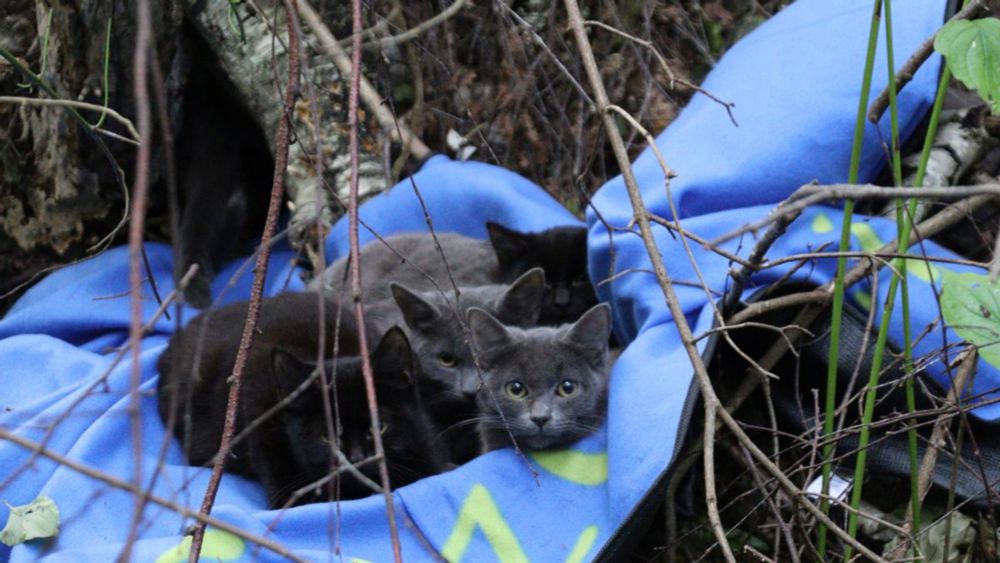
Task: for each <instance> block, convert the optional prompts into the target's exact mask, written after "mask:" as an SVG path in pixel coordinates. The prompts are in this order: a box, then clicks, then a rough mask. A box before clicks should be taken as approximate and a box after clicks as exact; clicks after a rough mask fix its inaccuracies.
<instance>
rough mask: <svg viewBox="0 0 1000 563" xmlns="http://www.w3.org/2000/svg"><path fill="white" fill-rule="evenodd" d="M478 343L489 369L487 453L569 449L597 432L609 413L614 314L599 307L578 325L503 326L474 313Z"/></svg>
mask: <svg viewBox="0 0 1000 563" xmlns="http://www.w3.org/2000/svg"><path fill="white" fill-rule="evenodd" d="M469 329H470V330H471V331H472V344H473V347H474V349H475V351H476V354H477V357H478V358H479V361H480V365H481V366H482V367H483V381H484V384H485V387H484V389H482V390H480V392H479V394H478V395H477V403H478V407H479V417H478V430H479V438H480V441H481V443H482V447H483V451H484V452H488V451H491V450H495V449H498V448H502V447H504V446H509V445H511V437H513V438H514V441H515V443H516V444H517V445H518V446H520V447H524V448H527V449H532V450H541V449H553V448H560V447H565V446H568V445H570V444H572V443H574V442H576V441H577V440H579V439H580V438H582V437H584V436H586V435H587V434H590V433H592V432H593V431H595V430H597V428H598V426H599V425H600V423H601V421H602V420H603V418H604V413H605V411H606V408H607V387H608V376H609V373H610V360H609V356H608V336H609V334H610V332H611V308H610V307H609V306H608V305H607V304H600V305H596V306H594V307H592V308H591V309H590V310H588V311H587V312H586V313H584V314H583V316H582V317H580V319H579V320H577V321H576V322H575V323H573V324H572V325H563V326H560V327H536V328H530V329H521V328H516V327H509V326H504V324H503V323H502V322H501V321H499V320H497V319H496V318H495V317H494V316H493V315H491V314H490V313H488V312H486V311H484V310H482V309H476V308H473V309H470V310H469Z"/></svg>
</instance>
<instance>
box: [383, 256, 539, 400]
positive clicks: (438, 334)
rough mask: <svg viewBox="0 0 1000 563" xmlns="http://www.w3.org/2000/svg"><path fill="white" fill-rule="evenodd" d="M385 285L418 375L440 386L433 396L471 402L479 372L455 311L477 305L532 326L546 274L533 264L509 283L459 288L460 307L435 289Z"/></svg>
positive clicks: (395, 284) (393, 284)
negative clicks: (399, 315)
mask: <svg viewBox="0 0 1000 563" xmlns="http://www.w3.org/2000/svg"><path fill="white" fill-rule="evenodd" d="M389 288H390V290H391V291H392V296H393V299H395V301H396V305H397V306H398V307H399V310H400V311H401V312H402V314H403V319H404V321H405V322H406V326H407V328H408V329H409V334H410V342H411V344H412V346H413V352H414V355H415V356H416V358H417V361H418V362H419V363H420V370H421V374H422V376H423V377H425V378H426V379H427V380H429V381H431V382H433V383H434V384H435V386H436V387H437V388H438V389H439V390H440V391H439V392H440V395H441V396H440V397H435V398H436V399H446V400H457V401H463V402H467V403H472V402H473V401H475V396H476V390H477V389H478V387H479V373H478V371H477V370H476V365H475V363H474V362H473V358H472V350H471V349H470V348H469V345H468V343H467V341H466V337H465V332H464V330H463V329H462V317H460V316H459V314H461V315H463V316H464V314H465V311H466V310H468V309H469V308H470V307H479V308H482V309H485V310H487V311H489V312H490V313H491V314H493V315H496V316H497V317H499V318H501V319H503V320H504V321H505V322H508V323H510V324H512V325H519V326H533V325H534V324H535V322H536V321H537V319H538V314H539V309H540V305H541V300H542V294H543V292H544V290H545V273H544V272H542V270H541V269H540V268H535V269H533V270H530V271H529V272H527V273H525V274H524V275H522V276H521V277H519V278H518V279H517V280H515V281H514V283H512V284H511V285H509V286H506V285H490V286H482V287H475V288H460V306H459V307H456V306H455V305H454V303H453V302H452V301H451V299H448V298H446V297H445V296H443V295H441V293H439V292H436V291H435V292H430V291H428V292H420V293H417V292H414V291H411V290H410V289H408V288H407V287H406V286H404V285H400V284H398V283H391V284H389ZM459 312H460V313H459Z"/></svg>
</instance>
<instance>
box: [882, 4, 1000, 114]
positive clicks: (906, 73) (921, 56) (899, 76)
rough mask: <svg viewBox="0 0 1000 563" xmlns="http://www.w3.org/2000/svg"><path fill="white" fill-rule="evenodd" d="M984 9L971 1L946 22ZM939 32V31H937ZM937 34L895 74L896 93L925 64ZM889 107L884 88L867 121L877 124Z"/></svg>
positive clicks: (918, 49)
mask: <svg viewBox="0 0 1000 563" xmlns="http://www.w3.org/2000/svg"><path fill="white" fill-rule="evenodd" d="M984 9H986V6H985V5H984V3H983V1H982V0H972V1H971V2H969V5H968V6H966V7H964V8H962V9H961V10H960V11H959V12H958V13H957V14H955V15H954V16H952V18H951V19H950V20H948V21H956V20H967V19H971V18H973V17H976V16H978V15H979V14H980V11H981V10H984ZM938 31H940V30H938ZM937 34H938V32H934V35H931V36H930V37H928V38H927V39H925V40H924V42H923V43H921V44H920V46H919V47H917V50H916V51H915V52H914V53H913V54H912V55H910V58H909V59H907V61H906V62H905V63H903V66H901V67H899V71H898V72H896V91H897V92H898V91H899V90H902V89H903V87H904V86H906V85H907V84H909V83H910V81H911V80H913V76H914V75H915V74H917V70H919V69H920V67H921V66H922V65H923V64H924V63H925V62H927V59H929V58H930V56H931V54H932V53H933V52H934V38H935V37H936V36H937ZM888 107H889V87H888V86H886V87H885V88H884V89H883V90H882V92H880V93H879V95H878V97H877V98H875V101H874V102H872V105H870V106H869V107H868V121H870V122H872V123H878V120H879V119H881V118H882V114H884V113H885V110H886V109H887V108H888Z"/></svg>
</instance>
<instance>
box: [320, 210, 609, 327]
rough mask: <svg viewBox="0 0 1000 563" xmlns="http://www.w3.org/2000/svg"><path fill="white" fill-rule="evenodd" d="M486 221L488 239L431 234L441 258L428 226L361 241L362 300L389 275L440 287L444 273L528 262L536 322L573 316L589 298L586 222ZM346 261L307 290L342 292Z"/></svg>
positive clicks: (493, 276) (488, 276)
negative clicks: (535, 279) (538, 297)
mask: <svg viewBox="0 0 1000 563" xmlns="http://www.w3.org/2000/svg"><path fill="white" fill-rule="evenodd" d="M486 228H487V231H488V232H489V235H490V240H489V241H484V240H480V239H475V238H471V237H466V236H463V235H459V234H455V233H438V235H437V238H438V242H439V243H440V245H441V252H443V253H444V256H445V259H446V260H447V265H446V264H445V261H444V260H442V258H441V252H439V251H438V249H437V247H436V246H435V244H434V239H433V237H432V236H431V235H430V234H429V233H407V234H400V235H392V236H388V237H385V238H384V242H383V241H378V240H376V241H372V242H370V243H368V244H366V245H365V246H363V247H362V248H361V254H360V256H361V263H362V265H363V267H364V273H365V275H364V276H363V279H362V283H363V287H362V299H363V300H364V301H365V302H366V303H374V302H377V301H381V300H384V299H388V298H389V297H390V293H391V292H390V290H389V285H388V284H389V282H391V281H395V282H397V283H400V284H403V285H405V286H407V287H409V288H410V289H413V290H419V291H428V290H437V289H438V288H440V289H442V290H444V291H448V290H450V289H451V279H454V280H455V283H456V284H457V285H458V286H460V287H461V286H466V287H468V286H477V285H487V284H498V283H511V282H513V281H514V280H515V279H517V278H518V277H519V276H521V275H522V274H524V273H525V272H527V271H528V270H530V269H532V268H542V269H543V270H545V277H546V290H545V296H544V298H543V304H542V313H541V316H540V318H539V322H540V323H541V324H546V325H559V324H562V323H566V322H572V321H575V320H576V319H578V318H579V317H580V315H582V314H583V312H584V311H586V310H587V309H588V308H590V307H591V306H592V305H594V304H595V303H597V297H596V295H595V294H594V289H593V287H592V286H591V284H590V280H589V278H588V277H587V231H586V229H584V228H583V227H555V228H552V229H548V230H545V231H541V232H538V233H522V232H519V231H515V230H512V229H508V228H506V227H504V226H502V225H499V224H497V223H492V222H489V223H486ZM401 257H402V258H401ZM403 258H405V261H404V260H403ZM348 266H349V264H348V259H347V258H346V257H345V258H341V259H340V260H337V261H336V262H334V263H333V264H331V265H330V266H329V267H328V268H327V269H326V271H325V272H323V274H322V275H321V276H319V277H318V278H317V279H316V280H313V282H312V283H311V284H310V289H313V290H318V289H319V288H321V287H322V288H325V290H326V291H328V292H331V293H332V294H334V295H340V294H342V291H343V288H344V287H345V280H346V279H347V278H346V275H347V270H348ZM449 270H450V272H451V278H449V276H448V274H449ZM428 276H429V277H430V278H431V279H428ZM431 280H434V281H433V282H432V281H431ZM435 282H436V284H437V287H435Z"/></svg>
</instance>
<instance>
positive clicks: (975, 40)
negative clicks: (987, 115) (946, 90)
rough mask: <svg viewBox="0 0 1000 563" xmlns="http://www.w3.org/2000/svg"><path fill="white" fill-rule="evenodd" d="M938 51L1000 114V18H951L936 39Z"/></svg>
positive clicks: (963, 81) (953, 69) (955, 71)
mask: <svg viewBox="0 0 1000 563" xmlns="http://www.w3.org/2000/svg"><path fill="white" fill-rule="evenodd" d="M934 50H935V51H937V52H938V53H941V54H942V55H944V57H945V59H946V60H947V61H948V68H949V69H950V70H951V73H952V74H954V75H955V78H957V79H959V80H961V81H962V83H963V84H965V85H966V86H968V87H969V88H972V89H973V90H975V91H976V92H978V93H979V95H980V96H982V98H983V99H984V100H986V101H987V102H989V104H990V106H991V108H992V110H993V113H1000V20H998V19H997V18H983V19H980V20H956V21H950V22H948V23H947V24H946V25H945V26H944V27H942V28H941V30H940V31H938V33H937V36H936V37H935V38H934Z"/></svg>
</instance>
